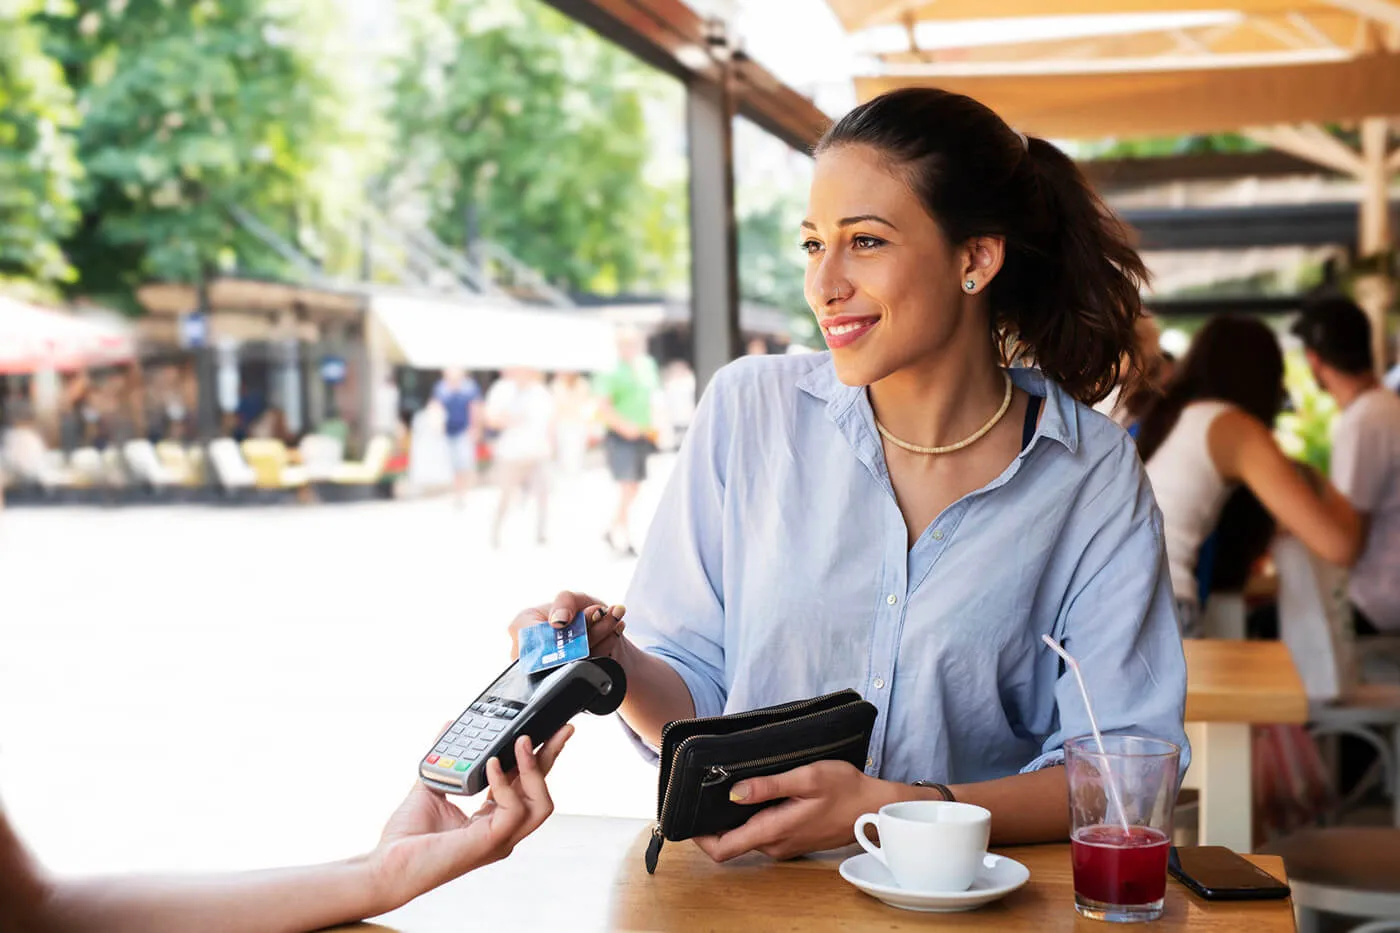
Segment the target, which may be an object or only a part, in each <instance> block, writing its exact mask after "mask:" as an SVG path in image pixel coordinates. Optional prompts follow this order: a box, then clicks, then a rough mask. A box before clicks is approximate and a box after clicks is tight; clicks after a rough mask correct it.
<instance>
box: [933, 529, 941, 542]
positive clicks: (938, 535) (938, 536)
mask: <svg viewBox="0 0 1400 933" xmlns="http://www.w3.org/2000/svg"><path fill="white" fill-rule="evenodd" d="M933 540H935V541H942V540H943V531H942V529H940V528H935V529H933Z"/></svg>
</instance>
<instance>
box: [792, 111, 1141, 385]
mask: <svg viewBox="0 0 1400 933" xmlns="http://www.w3.org/2000/svg"><path fill="white" fill-rule="evenodd" d="M851 144H859V145H868V146H872V147H874V148H875V149H877V150H879V151H881V152H884V153H886V154H887V155H889V156H890V157H891V158H892V159H893V160H894V161H895V162H896V163H897V164H900V165H902V166H904V167H906V168H907V169H908V170H910V171H911V184H912V186H913V188H914V190H915V191H916V193H917V194H918V195H919V197H920V198H921V200H922V201H923V203H924V207H925V208H926V209H927V210H928V211H929V213H930V215H931V216H932V217H933V218H934V219H935V220H936V221H937V222H938V224H939V226H940V227H941V228H942V230H943V232H944V233H945V235H947V237H948V238H949V240H950V241H951V242H953V243H962V242H965V241H967V240H968V239H971V238H973V237H977V236H996V237H1002V238H1003V239H1004V241H1005V243H1006V253H1005V259H1004V261H1003V264H1002V268H1001V271H1000V272H998V273H997V275H996V277H995V278H993V279H992V281H991V284H990V286H989V288H988V292H987V294H988V301H989V308H990V313H991V323H992V327H993V329H994V331H995V337H996V341H997V345H998V346H999V347H1000V348H1001V352H1002V355H1003V362H1006V363H1010V362H1012V361H1014V360H1017V359H1022V360H1029V361H1030V362H1033V363H1034V365H1036V366H1038V367H1039V368H1040V369H1041V370H1042V371H1043V372H1044V373H1045V375H1046V376H1048V377H1050V378H1051V379H1053V380H1055V381H1056V382H1058V383H1059V384H1060V385H1061V386H1062V387H1063V388H1064V389H1065V390H1066V391H1067V392H1069V393H1070V394H1071V395H1073V396H1074V397H1075V398H1077V399H1079V400H1080V401H1082V402H1086V403H1093V402H1096V401H1098V400H1099V399H1101V398H1103V397H1104V396H1106V395H1107V394H1108V393H1109V391H1110V390H1112V388H1113V387H1114V385H1116V384H1117V383H1118V382H1120V381H1122V380H1124V379H1127V381H1130V382H1135V381H1136V380H1137V379H1138V378H1139V374H1140V371H1141V362H1140V360H1139V355H1138V349H1137V342H1136V340H1135V339H1134V333H1133V331H1134V327H1135V325H1136V323H1137V320H1138V318H1139V317H1140V316H1141V315H1142V299H1141V295H1140V292H1141V289H1142V287H1143V285H1144V284H1145V283H1146V282H1147V278H1148V274H1147V269H1146V267H1145V266H1144V265H1143V262H1142V259H1141V257H1139V256H1138V254H1137V251H1136V250H1135V249H1133V247H1132V245H1131V244H1130V243H1129V239H1128V235H1127V231H1126V229H1125V228H1124V226H1123V224H1122V223H1121V221H1119V220H1118V219H1117V218H1116V217H1114V216H1113V214H1112V213H1111V212H1110V211H1109V210H1108V208H1107V207H1106V206H1105V205H1104V203H1103V202H1102V201H1101V200H1100V199H1099V198H1098V196H1097V195H1096V194H1095V193H1094V192H1093V190H1092V189H1091V188H1090V187H1089V184H1088V182H1087V181H1086V180H1085V178H1084V176H1083V174H1082V173H1081V172H1080V171H1079V169H1078V167H1077V166H1076V165H1075V164H1074V162H1073V161H1071V160H1070V158H1069V157H1068V156H1066V155H1065V154H1064V153H1063V152H1061V151H1060V150H1059V149H1057V148H1055V147H1054V146H1052V145H1051V144H1050V143H1048V142H1046V141H1045V140H1043V139H1037V138H1034V137H1029V138H1027V137H1025V136H1022V135H1021V134H1019V133H1017V132H1016V131H1014V130H1012V129H1011V128H1010V127H1009V126H1007V125H1006V123H1005V122H1004V121H1003V120H1002V119H1001V118H1000V117H998V116H997V115H996V114H995V113H993V112H992V111H991V110H989V109H988V108H987V107H985V106H983V105H982V104H980V103H978V102H977V101H975V100H973V99H972V98H970V97H965V96H963V95H961V94H953V93H950V92H948V91H942V90H938V89H935V88H905V89H903V90H899V91H893V92H891V93H889V94H884V95H882V96H880V97H877V98H875V99H874V100H871V101H869V102H867V103H865V104H862V105H861V106H859V107H857V108H856V109H855V110H852V111H851V112H850V113H848V114H847V115H846V116H845V117H843V118H842V119H841V120H840V121H839V122H837V123H836V124H835V125H834V126H833V127H832V128H831V129H830V130H828V131H827V133H826V135H825V136H824V137H823V139H822V141H821V143H820V144H818V147H817V151H818V152H821V151H823V150H824V149H828V148H832V147H835V146H839V145H851ZM1125 370H1126V371H1125Z"/></svg>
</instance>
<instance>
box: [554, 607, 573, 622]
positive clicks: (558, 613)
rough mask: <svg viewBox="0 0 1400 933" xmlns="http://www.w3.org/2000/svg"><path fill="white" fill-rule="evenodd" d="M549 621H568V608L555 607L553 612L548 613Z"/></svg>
mask: <svg viewBox="0 0 1400 933" xmlns="http://www.w3.org/2000/svg"><path fill="white" fill-rule="evenodd" d="M549 621H551V622H568V621H569V610H567V609H556V610H554V611H553V612H551V613H550V614H549Z"/></svg>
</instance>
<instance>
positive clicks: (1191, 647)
mask: <svg viewBox="0 0 1400 933" xmlns="http://www.w3.org/2000/svg"><path fill="white" fill-rule="evenodd" d="M1185 646H1186V734H1187V737H1188V738H1190V740H1191V769H1190V770H1189V771H1188V772H1187V773H1186V781H1185V784H1184V786H1186V787H1194V788H1196V789H1197V790H1198V791H1199V792H1200V795H1201V811H1200V843H1201V845H1222V846H1229V847H1230V848H1231V849H1234V850H1235V851H1236V852H1249V851H1252V850H1253V848H1254V841H1253V795H1252V793H1251V756H1250V746H1251V735H1250V726H1252V725H1254V724H1256V723H1302V722H1306V721H1307V718H1308V697H1307V694H1306V693H1304V691H1303V681H1302V679H1301V678H1300V677H1299V676H1298V670H1297V668H1295V667H1294V666H1293V659H1292V658H1291V657H1290V656H1289V654H1288V648H1287V647H1286V646H1285V645H1284V644H1283V643H1282V642H1277V641H1224V640H1213V639H1204V640H1203V639H1194V638H1192V639H1187V640H1186V642H1185Z"/></svg>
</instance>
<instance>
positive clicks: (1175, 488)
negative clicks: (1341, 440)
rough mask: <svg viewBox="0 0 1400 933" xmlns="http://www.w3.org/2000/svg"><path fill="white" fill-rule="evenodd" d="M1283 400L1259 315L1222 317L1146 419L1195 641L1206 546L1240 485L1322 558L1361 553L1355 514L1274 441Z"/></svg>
mask: <svg viewBox="0 0 1400 933" xmlns="http://www.w3.org/2000/svg"><path fill="white" fill-rule="evenodd" d="M1283 399H1284V388H1283V354H1282V353H1281V352H1280V350H1279V346H1278V341H1277V340H1276V339H1275V338H1274V335H1273V332H1272V331H1271V330H1269V328H1268V327H1267V326H1266V325H1265V324H1263V323H1262V322H1260V321H1258V320H1255V319H1253V318H1243V317H1230V316H1222V317H1217V318H1214V319H1212V320H1211V321H1210V323H1208V324H1207V325H1206V326H1205V327H1203V328H1202V329H1201V331H1200V333H1198V334H1197V335H1196V339H1195V341H1194V342H1193V343H1192V345H1191V350H1190V352H1188V353H1187V354H1186V358H1185V359H1184V360H1183V361H1182V363H1181V367H1180V369H1179V371H1178V373H1177V376H1176V378H1175V379H1174V380H1173V381H1172V384H1171V386H1170V387H1169V388H1168V389H1167V393H1166V395H1165V396H1163V398H1162V399H1161V401H1159V402H1158V403H1157V404H1156V405H1154V406H1153V407H1152V409H1151V410H1150V411H1148V413H1147V414H1146V416H1144V418H1143V421H1142V427H1141V429H1140V430H1139V432H1138V449H1139V450H1140V452H1141V453H1142V459H1143V462H1144V463H1146V464H1147V475H1148V477H1149V478H1150V479H1151V481H1152V488H1153V490H1155V492H1156V494H1157V502H1158V504H1159V505H1160V506H1161V509H1162V515H1163V520H1164V523H1165V531H1166V539H1167V560H1168V563H1169V565H1170V567H1171V578H1172V589H1173V591H1174V592H1175V594H1176V600H1177V605H1178V611H1179V615H1180V617H1181V622H1182V630H1183V632H1185V634H1187V635H1195V634H1198V632H1197V629H1198V620H1199V615H1200V605H1199V596H1198V594H1199V585H1198V583H1197V579H1196V577H1197V574H1196V571H1197V560H1198V555H1199V553H1200V550H1201V545H1202V544H1203V543H1204V542H1205V541H1206V539H1207V538H1208V537H1209V536H1210V534H1211V532H1212V531H1213V530H1214V529H1215V527H1216V525H1217V524H1219V522H1220V516H1221V512H1222V510H1223V509H1224V507H1225V503H1226V500H1228V499H1229V497H1230V495H1231V493H1232V492H1233V491H1234V489H1235V488H1236V487H1237V486H1238V485H1239V484H1243V485H1244V486H1245V487H1247V488H1248V489H1249V490H1250V492H1252V493H1253V494H1254V496H1255V497H1256V498H1257V499H1258V500H1259V502H1260V503H1261V504H1262V505H1263V506H1264V508H1265V509H1266V510H1267V511H1268V512H1269V514H1270V515H1272V516H1273V518H1274V519H1275V520H1276V521H1277V523H1278V524H1279V525H1281V526H1282V527H1283V528H1284V529H1286V530H1287V531H1290V532H1292V533H1293V534H1295V535H1297V536H1298V538H1299V539H1300V540H1301V541H1302V542H1303V543H1304V544H1306V545H1307V546H1308V547H1309V548H1310V549H1312V550H1313V551H1314V552H1315V553H1316V554H1317V555H1318V556H1319V557H1321V558H1322V559H1323V560H1327V561H1331V562H1332V563H1334V564H1340V565H1343V566H1349V565H1350V564H1352V563H1353V562H1355V560H1356V558H1357V556H1358V555H1359V554H1360V552H1361V546H1362V542H1363V527H1362V523H1361V520H1360V518H1359V516H1358V515H1357V513H1356V510H1355V509H1353V508H1352V507H1351V504H1350V503H1349V502H1347V500H1346V498H1345V497H1344V496H1343V495H1342V494H1341V493H1339V492H1337V490H1336V489H1334V488H1333V487H1332V485H1331V484H1330V483H1327V482H1326V481H1325V480H1319V481H1317V482H1316V483H1315V484H1310V483H1309V481H1308V480H1307V479H1305V478H1304V475H1303V474H1302V473H1300V472H1299V470H1298V467H1297V466H1296V465H1295V464H1293V463H1291V462H1290V461H1289V460H1288V458H1287V457H1286V456H1284V453H1283V451H1282V450H1280V449H1279V446H1278V442H1277V441H1275V440H1274V436H1273V433H1272V425H1273V422H1274V418H1276V417H1277V416H1278V413H1279V411H1280V409H1281V408H1282V407H1283ZM1314 485H1315V486H1316V488H1314Z"/></svg>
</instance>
